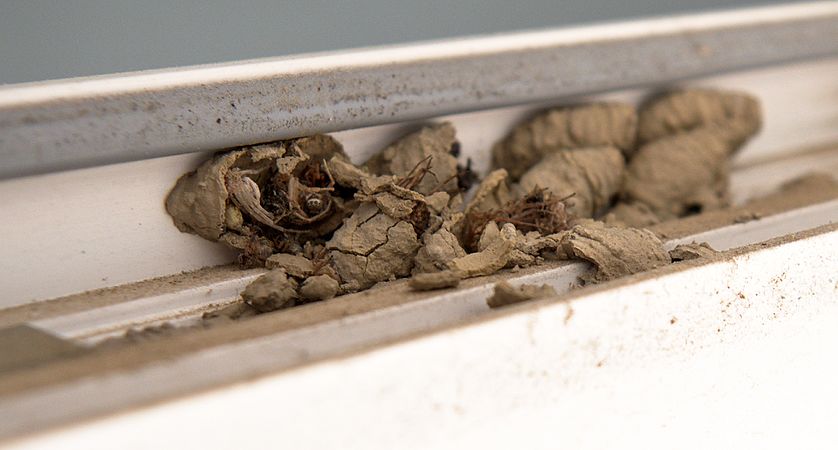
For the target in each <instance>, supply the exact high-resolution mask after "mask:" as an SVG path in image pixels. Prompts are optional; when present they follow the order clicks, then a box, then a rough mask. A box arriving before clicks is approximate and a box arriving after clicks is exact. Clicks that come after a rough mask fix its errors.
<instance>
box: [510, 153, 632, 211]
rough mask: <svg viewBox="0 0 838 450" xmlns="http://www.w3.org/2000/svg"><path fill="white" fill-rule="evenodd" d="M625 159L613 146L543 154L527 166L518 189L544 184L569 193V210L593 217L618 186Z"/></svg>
mask: <svg viewBox="0 0 838 450" xmlns="http://www.w3.org/2000/svg"><path fill="white" fill-rule="evenodd" d="M624 172H625V162H624V161H623V156H622V155H621V154H620V151H619V150H617V149H616V148H614V147H596V148H585V149H577V150H568V151H563V152H557V153H552V154H550V155H547V156H545V157H544V159H542V160H541V161H540V162H539V163H538V164H536V165H534V166H533V167H532V168H531V169H530V170H528V171H527V172H526V173H525V174H524V176H523V177H521V180H520V182H519V184H518V191H519V192H530V191H532V190H533V189H537V188H546V189H548V190H549V191H550V192H552V193H553V194H554V195H556V196H558V197H560V198H564V197H569V196H573V198H572V200H571V202H570V203H572V204H571V206H570V207H569V210H570V212H571V213H573V214H575V215H577V216H579V217H593V216H594V215H595V214H597V213H598V212H600V211H602V210H603V209H604V208H606V207H607V206H608V205H609V203H610V202H611V199H612V198H613V197H614V196H615V195H616V194H617V192H618V191H619V190H620V187H621V186H622V183H623V175H624Z"/></svg>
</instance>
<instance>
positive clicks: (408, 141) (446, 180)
mask: <svg viewBox="0 0 838 450" xmlns="http://www.w3.org/2000/svg"><path fill="white" fill-rule="evenodd" d="M458 146H459V143H458V142H457V138H456V134H455V131H454V126H452V125H451V124H450V123H448V122H443V123H440V124H435V125H430V126H427V127H424V128H422V129H421V130H419V131H417V132H415V133H412V134H409V135H407V136H405V137H403V138H401V139H399V140H398V141H396V142H395V143H393V144H392V145H390V146H389V147H387V148H385V149H384V150H382V151H381V152H380V153H378V154H377V155H375V156H373V157H372V158H371V159H370V160H369V161H367V163H366V164H365V168H366V169H367V170H368V171H369V172H370V173H373V174H376V175H396V176H400V177H406V176H408V174H409V173H410V172H411V171H412V170H413V169H414V168H415V167H416V166H417V165H419V164H420V163H421V162H422V161H425V160H428V161H429V166H428V169H427V172H428V173H427V175H425V176H424V178H422V181H420V182H419V183H418V184H417V185H416V187H415V188H414V190H415V191H416V192H418V193H420V194H432V193H434V192H436V191H440V190H441V191H445V192H448V193H451V194H453V193H456V192H457V191H459V186H458V184H457V183H458V181H457V180H458V178H457V175H458V173H459V171H458V169H457V158H456V157H454V156H453V155H452V154H451V153H452V152H451V151H452V149H454V148H455V147H458ZM455 153H456V152H455Z"/></svg>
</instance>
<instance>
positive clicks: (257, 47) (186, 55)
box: [0, 0, 791, 84]
mask: <svg viewBox="0 0 838 450" xmlns="http://www.w3.org/2000/svg"><path fill="white" fill-rule="evenodd" d="M774 3H791V2H788V1H786V2H782V1H776V0H756V1H751V0H744V1H743V0H739V1H737V0H611V1H608V0H518V1H515V0H412V1H404V0H402V1H388V0H347V1H340V0H335V1H319V0H284V1H283V0H273V1H271V0H254V1H224V0H181V1H176V0H175V1H172V0H169V1H164V0H54V1H44V0H0V84H2V83H19V82H26V81H39V80H47V79H55V78H66V77H75V76H84V75H98V74H105V73H113V72H124V71H131V70H141V69H156V68H163V67H173V66H183V65H190V64H205V63H214V62H224V61H234V60H240V59H249V58H258V57H267V56H282V55H290V54H295V53H303V52H313V51H322V50H337V49H344V48H351V47H359V46H370V45H382V44H392V43H401V42H410V41H417V40H429V39H440V38H446V37H452V36H466V35H475V34H488V33H497V32H502V31H513V30H525V29H533V28H545V27H555V26H567V25H577V24H584V23H593V22H603V21H613V20H620V19H627V18H634V17H645V16H657V15H666V14H675V13H684V12H692V11H707V10H715V9H730V8H736V7H743V6H751V5H759V4H774Z"/></svg>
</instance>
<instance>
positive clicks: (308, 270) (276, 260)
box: [265, 253, 314, 278]
mask: <svg viewBox="0 0 838 450" xmlns="http://www.w3.org/2000/svg"><path fill="white" fill-rule="evenodd" d="M265 267H267V268H268V269H282V270H284V271H285V273H287V274H288V275H291V276H292V277H296V278H305V277H307V276H309V275H311V274H312V272H314V265H313V264H312V263H311V261H310V260H309V259H308V258H304V257H302V256H297V255H289V254H287V253H277V254H275V255H271V256H270V257H268V259H267V260H266V261H265Z"/></svg>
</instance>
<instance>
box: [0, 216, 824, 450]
mask: <svg viewBox="0 0 838 450" xmlns="http://www.w3.org/2000/svg"><path fill="white" fill-rule="evenodd" d="M831 267H838V231H835V230H834V228H833V229H832V231H829V232H824V233H822V234H816V235H814V236H810V237H806V238H802V239H799V240H795V241H791V242H787V243H783V244H781V245H778V246H775V247H769V248H765V249H760V250H755V251H752V252H749V253H745V254H742V255H739V256H736V257H734V258H732V259H729V260H724V261H719V262H714V263H711V264H706V265H702V266H698V267H695V268H692V269H689V270H684V271H680V272H674V273H669V274H666V275H662V276H658V277H654V278H649V279H644V280H641V281H637V282H634V283H629V284H620V283H618V284H616V285H614V286H613V287H612V288H608V289H602V290H599V291H597V292H595V293H593V294H590V295H586V296H583V297H579V298H577V299H575V300H572V301H571V302H570V303H567V302H554V301H542V302H537V303H534V304H530V305H529V306H525V307H518V308H513V309H510V310H508V312H506V313H498V314H496V315H494V316H493V318H491V319H488V320H482V321H479V322H473V323H471V324H469V325H467V326H461V327H458V328H453V329H448V330H446V331H443V332H439V333H435V334H431V335H425V336H423V337H419V338H416V339H413V340H409V341H402V342H400V343H399V344H398V345H388V346H383V347H378V348H376V349H373V350H369V351H363V352H360V353H355V354H349V355H347V354H345V353H344V354H343V356H342V357H341V358H337V359H330V360H326V361H323V362H320V363H317V364H314V365H310V366H307V367H304V368H301V369H297V370H293V371H287V372H282V373H277V374H273V375H268V376H263V377H261V378H258V379H255V380H252V381H248V382H242V383H239V384H235V385H231V386H228V387H226V388H221V389H215V390H211V391H208V392H205V393H202V394H198V395H193V396H190V397H185V398H182V399H180V400H175V401H170V402H167V403H162V404H160V403H158V404H154V405H150V406H147V407H144V408H140V409H135V410H132V411H127V412H124V413H122V414H118V415H110V416H107V417H104V418H101V419H97V420H94V421H89V422H86V423H80V424H77V425H76V426H74V427H71V428H62V429H56V430H54V431H49V432H45V433H42V434H40V435H36V436H31V437H29V438H26V439H21V440H18V441H12V442H9V446H10V448H17V449H36V448H85V449H92V448H113V447H114V446H120V447H121V448H149V447H153V446H167V447H193V448H194V447H200V448H230V447H235V448H264V447H265V446H274V445H279V446H282V447H287V448H346V449H352V448H364V449H372V448H388V449H389V448H472V447H479V448H484V447H485V448H508V447H510V446H513V444H514V446H516V447H522V448H611V447H614V446H620V447H630V448H634V447H639V448H649V447H652V448H672V447H673V446H675V447H678V448H719V447H721V448H741V447H746V448H775V447H779V446H784V447H787V446H791V445H792V444H794V445H795V446H803V447H805V448H831V447H832V443H834V440H835V438H836V437H838V435H837V434H836V428H835V427H834V424H835V421H836V420H838V406H836V405H838V388H836V386H835V383H834V382H833V380H834V378H835V376H836V375H838V364H836V363H835V358H834V357H832V356H833V355H834V354H835V353H836V352H838V332H837V331H836V327H835V326H834V321H835V319H836V317H838V278H836V277H838V273H836V272H835V271H832V272H830V271H823V270H813V268H831ZM571 311H572V314H571ZM351 320H353V319H348V321H351ZM399 325H400V324H398V323H397V324H392V325H391V327H398V326H399ZM336 330H337V329H336ZM313 331H314V330H307V331H306V332H313ZM308 337H309V338H316V339H314V340H313V344H315V345H319V346H326V345H329V344H328V342H327V340H324V339H323V338H322V337H321V336H317V335H316V334H314V335H310V336H308ZM298 339H300V340H303V341H305V340H306V339H307V338H306V336H303V335H300V336H298ZM286 345H287V344H286ZM286 348H287V347H286ZM274 349H276V347H274V346H273V345H272V343H271V342H270V338H268V339H261V340H256V341H249V342H245V343H240V344H237V345H233V346H228V347H226V348H215V349H212V350H208V351H203V352H198V353H195V354H192V355H189V356H187V357H185V358H182V359H179V360H176V361H168V362H165V363H161V364H158V365H155V366H153V367H146V368H144V369H142V370H139V371H137V372H134V373H131V374H128V373H116V374H108V375H104V376H101V377H98V378H97V379H95V380H81V381H78V382H74V383H70V385H69V386H62V387H56V388H50V389H46V390H43V391H40V392H38V393H35V394H30V395H28V396H22V397H21V398H18V399H16V400H9V401H7V402H6V404H5V405H4V408H3V410H2V414H3V420H4V423H5V424H6V426H7V427H10V428H7V429H12V430H13V429H15V427H18V426H20V424H21V421H29V422H30V423H31V422H32V421H33V420H36V419H33V418H37V420H49V419H50V418H55V417H56V416H60V415H62V414H73V413H79V412H80V411H83V410H84V408H85V406H87V407H88V408H89V407H92V406H95V407H97V408H98V407H102V406H103V405H105V404H111V405H113V404H114V403H118V399H119V398H122V399H124V398H125V397H133V399H134V400H135V401H136V400H137V398H138V397H141V394H143V393H146V394H147V393H148V389H149V387H153V388H154V389H158V390H159V389H161V388H162V386H169V387H172V386H173V385H179V384H183V380H184V379H190V380H192V381H193V382H194V381H196V380H198V381H200V380H206V379H207V378H208V377H211V376H212V375H213V374H215V373H216V371H222V372H223V371H229V370H230V368H231V367H236V366H238V365H241V364H242V363H243V361H249V364H261V363H263V362H264V360H265V358H257V357H256V356H257V355H260V354H261V355H266V354H273V353H272V352H273V351H274ZM289 356H290V355H289ZM277 357H278V358H279V356H277ZM300 357H303V356H302V355H298V356H297V358H300ZM210 368H213V369H212V370H210ZM174 374H177V376H173V375H174ZM139 386H143V389H137V387H139ZM193 386H194V385H193ZM173 392H177V389H175V391H173ZM91 396H96V397H97V399H96V401H93V402H91V401H89V400H88V399H89V398H90V397H91ZM56 405H60V408H56Z"/></svg>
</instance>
